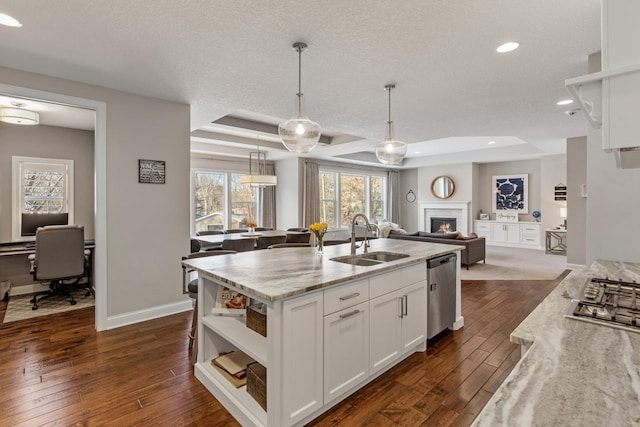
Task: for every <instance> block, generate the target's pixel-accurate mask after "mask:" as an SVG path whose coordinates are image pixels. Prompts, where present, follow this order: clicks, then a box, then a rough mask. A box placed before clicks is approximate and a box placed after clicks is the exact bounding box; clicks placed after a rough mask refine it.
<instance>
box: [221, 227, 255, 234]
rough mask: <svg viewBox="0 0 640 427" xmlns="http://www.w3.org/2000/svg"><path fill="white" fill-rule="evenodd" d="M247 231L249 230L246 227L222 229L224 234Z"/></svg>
mask: <svg viewBox="0 0 640 427" xmlns="http://www.w3.org/2000/svg"><path fill="white" fill-rule="evenodd" d="M248 232H249V229H248V228H229V229H227V230H224V233H225V234H235V233H248Z"/></svg>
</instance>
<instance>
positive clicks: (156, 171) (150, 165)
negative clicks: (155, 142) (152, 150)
mask: <svg viewBox="0 0 640 427" xmlns="http://www.w3.org/2000/svg"><path fill="white" fill-rule="evenodd" d="M164 179H165V161H164V160H145V159H138V182H139V183H141V184H164Z"/></svg>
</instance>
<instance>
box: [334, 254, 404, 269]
mask: <svg viewBox="0 0 640 427" xmlns="http://www.w3.org/2000/svg"><path fill="white" fill-rule="evenodd" d="M408 256H409V255H407V254H399V253H395V252H384V251H379V252H371V253H368V254H361V255H345V256H339V257H336V258H331V261H337V262H342V263H344V264H351V265H361V266H372V265H378V264H382V263H383V262H389V261H395V260H397V259H401V258H406V257H408Z"/></svg>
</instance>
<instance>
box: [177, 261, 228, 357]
mask: <svg viewBox="0 0 640 427" xmlns="http://www.w3.org/2000/svg"><path fill="white" fill-rule="evenodd" d="M235 253H236V252H235V251H211V252H196V253H192V254H189V255H187V256H183V257H182V260H183V261H184V260H187V259H194V258H203V257H210V256H216V255H230V254H235ZM194 276H195V270H193V269H191V268H188V267H186V266H184V265H183V266H182V293H183V294H189V297H191V298H192V299H193V300H194V301H195V303H194V304H193V317H192V318H191V329H190V330H189V334H188V336H189V350H191V349H192V348H193V347H194V346H195V345H196V343H197V332H198V278H197V277H194ZM196 354H197V350H196V351H194V352H193V357H192V362H193V363H195V361H196V360H195V359H196Z"/></svg>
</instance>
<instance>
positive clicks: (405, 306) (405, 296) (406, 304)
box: [402, 295, 409, 316]
mask: <svg viewBox="0 0 640 427" xmlns="http://www.w3.org/2000/svg"><path fill="white" fill-rule="evenodd" d="M402 298H404V315H405V316H408V315H409V296H408V295H403V297H402Z"/></svg>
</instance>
